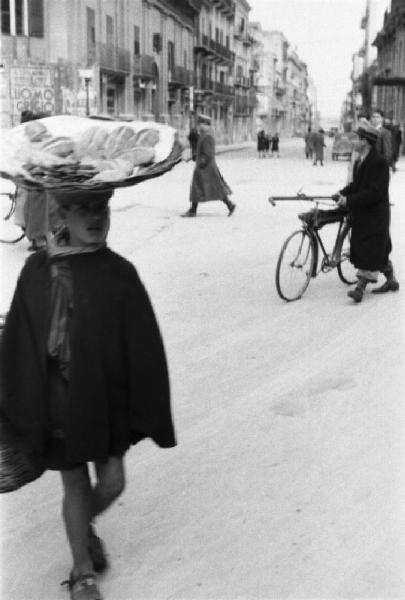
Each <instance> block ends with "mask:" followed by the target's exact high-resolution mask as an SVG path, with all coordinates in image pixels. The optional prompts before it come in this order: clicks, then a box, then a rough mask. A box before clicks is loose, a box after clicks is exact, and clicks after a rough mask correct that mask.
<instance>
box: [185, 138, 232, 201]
mask: <svg viewBox="0 0 405 600" xmlns="http://www.w3.org/2000/svg"><path fill="white" fill-rule="evenodd" d="M231 193H232V191H231V189H230V188H229V186H228V185H227V184H226V182H225V180H224V178H223V177H222V175H221V173H220V170H219V169H218V166H217V163H216V161H215V140H214V137H213V136H212V134H211V133H203V134H201V135H200V137H199V139H198V143H197V157H196V165H195V168H194V173H193V180H192V182H191V190H190V202H191V203H192V204H195V203H198V202H207V201H209V200H223V199H224V198H225V196H227V195H228V194H231Z"/></svg>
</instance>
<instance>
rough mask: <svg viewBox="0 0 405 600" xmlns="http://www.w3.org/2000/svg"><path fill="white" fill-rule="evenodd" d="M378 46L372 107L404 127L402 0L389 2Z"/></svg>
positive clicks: (404, 0) (404, 21) (404, 5)
mask: <svg viewBox="0 0 405 600" xmlns="http://www.w3.org/2000/svg"><path fill="white" fill-rule="evenodd" d="M374 45H375V46H376V47H377V64H376V73H375V76H374V79H373V85H374V89H373V104H374V107H375V108H377V107H378V108H381V109H382V110H383V111H384V113H385V116H386V117H388V118H390V119H393V120H395V121H396V122H397V123H398V124H400V126H401V128H402V130H403V129H404V125H405V0H391V10H390V11H386V13H385V15H384V24H383V27H382V29H381V31H379V33H378V34H377V37H376V38H375V40H374Z"/></svg>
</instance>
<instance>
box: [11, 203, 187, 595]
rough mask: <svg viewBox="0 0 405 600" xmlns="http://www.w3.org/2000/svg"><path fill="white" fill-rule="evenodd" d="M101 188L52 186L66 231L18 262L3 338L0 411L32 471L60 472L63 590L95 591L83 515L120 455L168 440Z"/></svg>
mask: <svg viewBox="0 0 405 600" xmlns="http://www.w3.org/2000/svg"><path fill="white" fill-rule="evenodd" d="M111 195H112V192H111V191H107V192H90V191H88V192H87V191H86V192H82V191H79V192H69V193H66V192H56V193H55V200H56V202H57V204H58V206H59V211H60V216H61V218H62V220H63V222H64V225H65V230H64V231H65V235H64V236H60V237H59V238H58V239H56V238H55V239H54V240H52V241H51V242H50V243H49V244H48V248H47V249H46V250H41V251H39V252H37V253H36V254H35V255H32V256H30V257H29V259H28V260H27V262H26V264H25V266H24V268H23V269H22V272H21V274H20V277H19V279H18V283H17V287H16V290H15V294H14V297H13V301H12V304H11V308H10V311H9V313H8V315H7V319H6V324H5V329H4V334H3V339H2V353H1V384H2V394H1V397H0V417H1V418H2V419H5V420H6V421H7V422H8V423H9V424H10V425H11V426H12V428H13V431H14V432H16V435H17V436H18V440H19V446H20V449H21V450H22V451H23V452H24V454H25V456H26V457H27V458H29V460H30V461H31V463H32V464H34V465H35V467H36V469H37V471H38V473H41V472H43V471H44V470H46V469H50V470H57V471H60V473H61V478H62V484H63V491H64V497H63V520H64V524H65V527H66V533H67V537H68V541H69V546H70V549H71V553H72V557H73V567H72V570H71V572H70V576H69V580H68V582H67V583H68V586H69V589H70V595H71V599H72V600H100V599H101V594H100V591H99V588H98V585H97V582H96V573H97V572H101V571H103V570H105V569H106V568H107V566H108V564H107V559H106V555H105V552H104V547H103V544H102V542H101V540H100V538H98V537H97V535H96V533H95V530H94V520H95V519H96V517H98V515H100V514H101V513H103V512H104V511H105V510H106V509H107V508H108V507H109V506H110V505H111V504H112V503H113V502H114V500H116V498H117V497H118V496H119V495H120V494H121V493H122V491H123V489H124V486H125V476H124V455H125V453H126V452H127V450H128V449H129V447H130V446H131V445H134V444H136V443H137V442H139V441H140V440H142V439H144V438H146V437H150V438H152V440H153V441H154V442H155V443H156V444H158V445H159V446H160V447H162V448H170V447H173V446H174V445H175V443H176V442H175V434H174V428H173V423H172V417H171V411H170V394H169V379H168V371H167V364H166V358H165V352H164V347H163V343H162V338H161V335H160V332H159V328H158V325H157V322H156V318H155V315H154V312H153V308H152V306H151V303H150V300H149V297H148V295H147V292H146V291H145V289H144V287H143V285H142V283H141V281H140V279H139V277H138V274H137V272H136V270H135V268H134V267H133V266H132V264H131V263H129V262H128V261H127V260H125V259H124V258H122V257H121V256H119V255H118V254H116V253H115V252H113V251H112V250H110V249H109V248H108V247H107V245H106V238H107V234H108V230H109V224H110V221H109V206H108V202H109V199H110V197H111ZM90 462H93V463H94V465H95V472H96V477H97V482H96V485H95V486H92V484H91V481H90V477H89V468H88V463H90Z"/></svg>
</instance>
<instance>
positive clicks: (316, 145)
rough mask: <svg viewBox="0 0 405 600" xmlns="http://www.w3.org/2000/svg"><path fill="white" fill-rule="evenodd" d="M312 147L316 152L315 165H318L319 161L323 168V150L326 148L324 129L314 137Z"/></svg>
mask: <svg viewBox="0 0 405 600" xmlns="http://www.w3.org/2000/svg"><path fill="white" fill-rule="evenodd" d="M312 146H313V150H314V152H315V158H314V165H316V164H317V163H318V160H319V161H320V163H321V166H322V167H323V149H324V148H325V147H326V144H325V138H324V134H323V129H320V130H319V131H318V133H315V135H314V136H313V137H312Z"/></svg>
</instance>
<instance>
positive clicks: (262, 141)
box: [257, 129, 267, 158]
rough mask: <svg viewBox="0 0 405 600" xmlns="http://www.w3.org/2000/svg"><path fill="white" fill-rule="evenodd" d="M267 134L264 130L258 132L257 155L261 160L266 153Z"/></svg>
mask: <svg viewBox="0 0 405 600" xmlns="http://www.w3.org/2000/svg"><path fill="white" fill-rule="evenodd" d="M266 143H267V141H266V134H265V133H264V129H261V130H260V131H258V132H257V153H258V156H259V158H264V157H265V153H266Z"/></svg>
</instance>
